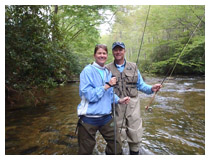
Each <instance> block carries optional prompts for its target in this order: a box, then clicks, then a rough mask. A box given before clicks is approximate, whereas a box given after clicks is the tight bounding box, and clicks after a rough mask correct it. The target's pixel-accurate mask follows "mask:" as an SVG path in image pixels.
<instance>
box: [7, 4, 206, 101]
mask: <svg viewBox="0 0 210 160" xmlns="http://www.w3.org/2000/svg"><path fill="white" fill-rule="evenodd" d="M148 7H149V6H146V5H145V6H138V5H134V6H128V5H127V6H123V5H120V6H114V5H112V6H108V5H94V6H91V5H63V6H62V5H61V6H58V5H54V6H50V5H49V6H46V5H45V6H37V5H31V6H26V5H20V6H19V5H6V6H5V91H6V102H8V103H10V104H11V103H16V102H17V101H20V100H21V97H25V98H26V97H27V96H28V97H31V98H32V99H33V102H35V104H38V103H39V102H41V101H42V100H41V99H39V98H38V94H39V92H40V89H41V90H43V89H44V90H47V89H49V88H52V87H55V86H57V85H60V84H65V83H66V82H69V81H75V80H77V79H78V77H79V73H80V72H81V70H82V69H83V68H84V67H85V66H86V65H87V64H89V63H91V62H93V50H94V47H95V45H96V44H99V43H103V44H106V45H107V46H108V48H109V57H108V61H107V63H109V62H111V61H113V56H112V53H111V45H112V43H113V42H114V41H122V42H124V43H125V45H126V59H127V60H128V61H132V62H136V59H137V55H138V52H139V47H140V43H141V37H142V34H143V29H144V25H145V20H146V16H147V12H148ZM204 15H205V6H204V5H171V6H167V5H164V6H157V5H155V6H154V5H152V6H151V8H150V13H149V17H148V21H147V27H146V31H145V35H144V41H143V45H142V49H141V53H140V58H139V60H140V63H139V66H138V67H139V69H140V71H141V73H143V74H144V73H147V74H156V75H165V74H166V72H167V71H168V69H169V68H170V67H171V66H172V65H173V64H174V61H175V60H176V58H177V56H178V55H179V54H180V52H181V51H182V50H183V47H184V46H185V44H186V43H187V41H188V39H189V37H190V36H191V34H192V33H193V31H194V30H195V28H196V26H197V24H198V23H199V22H201V23H200V25H199V26H198V28H197V30H196V32H195V33H194V34H193V37H192V39H191V40H190V42H189V43H188V45H187V48H186V49H185V50H184V52H183V55H182V56H181V57H180V59H179V61H178V62H177V66H176V70H175V71H174V75H193V76H204V75H205V17H204ZM101 24H110V27H109V31H108V32H107V34H104V35H102V34H100V29H99V27H100V25H101ZM17 95H18V98H17ZM23 95H24V96H23ZM26 95H27V96H26ZM14 96H15V98H13V97H14ZM25 98H24V99H25Z"/></svg>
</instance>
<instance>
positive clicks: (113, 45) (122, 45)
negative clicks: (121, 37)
mask: <svg viewBox="0 0 210 160" xmlns="http://www.w3.org/2000/svg"><path fill="white" fill-rule="evenodd" d="M116 46H120V47H122V48H124V49H125V44H124V43H123V42H114V43H113V44H112V50H113V49H114V48H115V47H116Z"/></svg>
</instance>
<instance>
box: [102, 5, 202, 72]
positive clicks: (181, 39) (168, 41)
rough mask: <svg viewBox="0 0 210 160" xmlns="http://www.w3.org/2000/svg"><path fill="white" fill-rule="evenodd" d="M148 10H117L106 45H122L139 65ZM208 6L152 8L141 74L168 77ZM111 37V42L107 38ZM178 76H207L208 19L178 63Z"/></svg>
mask: <svg viewBox="0 0 210 160" xmlns="http://www.w3.org/2000/svg"><path fill="white" fill-rule="evenodd" d="M148 8H149V6H118V12H117V14H116V17H115V23H114V24H113V26H112V32H111V34H110V35H106V41H105V43H106V42H107V44H109V45H111V43H113V42H114V41H123V42H124V43H125V45H126V59H127V60H129V61H133V62H136V59H137V55H138V52H139V48H140V43H141V37H142V34H143V29H144V25H145V20H146V16H147V13H148ZM204 13H205V6H201V5H196V6H192V5H191V6H190V5H182V6H181V5H180V6H176V5H171V6H151V9H150V13H149V18H148V21H147V27H146V31H145V35H144V40H143V45H142V48H141V52H140V66H139V67H140V68H141V72H150V73H157V74H165V73H166V72H167V71H168V70H169V68H170V67H171V66H172V65H173V64H174V61H175V60H176V58H177V56H178V55H179V53H180V52H182V50H183V47H184V46H185V44H186V43H187V41H188V39H189V37H190V35H191V34H192V32H193V31H194V30H195V28H196V26H197V24H198V22H199V21H200V20H201V18H202V17H203V16H204ZM107 37H108V38H107ZM174 73H175V74H205V18H203V19H202V20H201V24H200V25H199V27H198V28H197V30H196V32H195V33H194V35H193V38H192V39H191V41H190V42H189V44H188V45H187V47H186V48H185V50H184V52H183V54H182V56H181V58H180V60H179V61H178V63H177V66H176V69H175V70H174Z"/></svg>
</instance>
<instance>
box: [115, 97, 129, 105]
mask: <svg viewBox="0 0 210 160" xmlns="http://www.w3.org/2000/svg"><path fill="white" fill-rule="evenodd" d="M130 99H131V98H130V97H124V98H120V99H119V101H118V103H119V104H128V103H129V102H130Z"/></svg>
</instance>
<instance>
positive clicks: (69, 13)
mask: <svg viewBox="0 0 210 160" xmlns="http://www.w3.org/2000/svg"><path fill="white" fill-rule="evenodd" d="M106 9H109V10H113V9H114V7H113V6H35V5H32V6H24V5H22V6H15V5H8V6H5V41H6V56H5V62H6V88H7V89H8V90H16V91H24V90H28V89H32V88H39V87H41V88H49V87H54V86H56V85H57V82H59V83H61V82H65V81H67V80H70V79H72V78H73V77H75V76H76V75H78V74H79V73H80V71H81V70H82V68H83V67H84V66H85V65H87V64H88V63H89V62H90V61H93V57H92V56H93V50H94V46H95V44H96V43H97V42H98V39H99V32H98V30H97V28H96V27H97V26H99V25H100V24H101V23H104V21H105V20H106V19H105V18H104V15H103V13H104V11H105V10H106Z"/></svg>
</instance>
